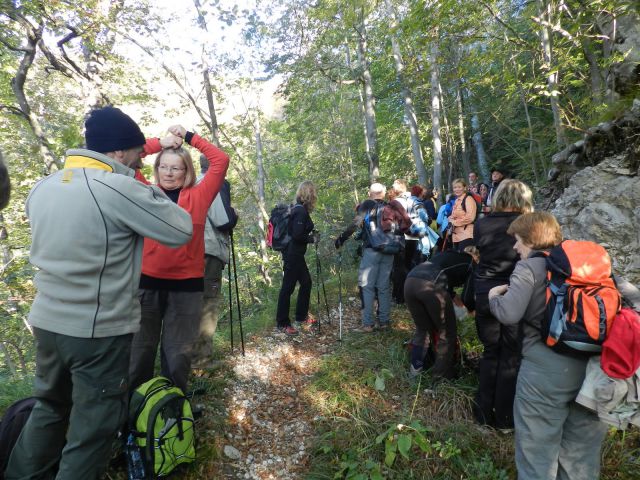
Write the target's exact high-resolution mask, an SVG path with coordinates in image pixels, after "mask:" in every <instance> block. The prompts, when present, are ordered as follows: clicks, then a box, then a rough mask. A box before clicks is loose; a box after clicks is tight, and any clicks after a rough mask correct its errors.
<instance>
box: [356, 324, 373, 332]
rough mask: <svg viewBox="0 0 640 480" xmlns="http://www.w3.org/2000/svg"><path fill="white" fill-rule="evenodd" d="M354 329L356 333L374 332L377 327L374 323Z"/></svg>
mask: <svg viewBox="0 0 640 480" xmlns="http://www.w3.org/2000/svg"><path fill="white" fill-rule="evenodd" d="M353 331H354V332H356V333H372V332H374V331H375V329H374V328H373V326H372V325H362V326H361V327H358V328H354V329H353Z"/></svg>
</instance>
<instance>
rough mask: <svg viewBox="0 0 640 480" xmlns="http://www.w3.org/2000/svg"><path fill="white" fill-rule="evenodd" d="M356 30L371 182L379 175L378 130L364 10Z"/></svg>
mask: <svg viewBox="0 0 640 480" xmlns="http://www.w3.org/2000/svg"><path fill="white" fill-rule="evenodd" d="M360 15H361V19H360V25H359V26H358V28H356V30H357V32H358V48H357V50H356V51H357V53H358V63H359V64H360V72H361V79H360V80H361V82H362V90H363V96H364V119H365V129H366V145H367V157H368V159H369V178H370V180H371V183H373V182H375V181H376V180H377V179H378V177H379V176H380V159H379V158H378V131H377V128H376V109H375V106H376V100H375V97H374V95H373V79H372V77H371V70H370V69H369V59H368V58H367V31H366V27H365V24H364V12H361V13H360Z"/></svg>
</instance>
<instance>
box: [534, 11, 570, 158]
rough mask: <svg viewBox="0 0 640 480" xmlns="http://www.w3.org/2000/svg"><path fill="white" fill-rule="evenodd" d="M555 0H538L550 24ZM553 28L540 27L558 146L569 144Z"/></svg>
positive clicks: (540, 12) (541, 14)
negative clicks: (563, 113) (555, 62)
mask: <svg viewBox="0 0 640 480" xmlns="http://www.w3.org/2000/svg"><path fill="white" fill-rule="evenodd" d="M553 1H554V0H537V3H538V10H539V14H540V18H542V19H543V20H545V21H546V22H547V23H548V24H552V22H553V18H552V16H553V15H552V3H553ZM552 40H553V39H552V36H551V29H550V28H549V27H546V26H541V27H540V42H541V46H542V55H543V58H544V63H545V69H546V70H547V71H548V72H549V73H548V74H547V89H548V92H549V102H550V104H551V112H552V113H553V125H554V126H555V129H556V143H557V145H558V147H564V146H565V145H567V137H566V135H565V131H564V127H563V126H562V112H561V110H560V101H559V99H558V72H557V71H556V70H555V69H554V68H553V44H552Z"/></svg>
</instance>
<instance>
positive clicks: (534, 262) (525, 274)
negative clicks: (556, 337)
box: [489, 257, 551, 357]
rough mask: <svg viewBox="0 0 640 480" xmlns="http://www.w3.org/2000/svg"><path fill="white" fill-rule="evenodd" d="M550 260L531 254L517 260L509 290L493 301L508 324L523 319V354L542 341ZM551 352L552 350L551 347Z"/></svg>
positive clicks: (497, 314) (494, 309) (496, 311)
mask: <svg viewBox="0 0 640 480" xmlns="http://www.w3.org/2000/svg"><path fill="white" fill-rule="evenodd" d="M546 279H547V268H546V261H545V259H544V258H541V257H529V258H527V259H525V260H520V261H519V262H518V263H516V266H515V269H514V270H513V273H512V274H511V277H510V278H509V290H507V293H505V294H504V295H500V296H497V297H493V298H492V299H491V300H489V308H490V309H491V313H492V314H493V315H494V316H495V317H496V318H497V319H498V320H499V321H500V323H503V324H505V325H515V324H517V323H519V322H520V321H522V322H523V326H522V330H523V339H522V355H523V356H525V357H526V356H527V352H528V350H529V349H530V348H531V346H532V345H534V344H535V343H542V339H541V336H540V330H541V328H542V320H543V318H544V313H545V304H546V288H547V286H546ZM549 351H551V350H549Z"/></svg>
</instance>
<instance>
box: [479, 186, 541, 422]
mask: <svg viewBox="0 0 640 480" xmlns="http://www.w3.org/2000/svg"><path fill="white" fill-rule="evenodd" d="M532 211H533V194H532V192H531V189H530V188H529V187H528V186H527V185H525V184H524V183H522V182H521V181H519V180H512V179H507V180H503V181H502V182H501V183H500V186H499V187H498V189H497V190H496V193H495V195H494V198H493V210H492V211H491V213H489V214H488V215H486V216H485V217H483V218H481V219H479V220H478V221H477V222H476V224H475V229H474V232H473V241H474V243H475V245H476V247H477V248H478V250H479V253H480V262H479V264H478V266H477V267H476V269H475V294H476V315H475V321H476V329H477V332H478V338H479V339H480V341H481V342H482V345H483V346H484V350H483V352H482V357H481V358H480V365H479V374H478V376H479V379H478V380H479V382H478V390H477V392H476V396H475V402H474V405H473V412H474V416H475V418H476V420H477V421H478V422H479V423H480V424H482V425H489V426H492V427H496V428H501V429H507V428H513V399H514V396H515V391H516V378H517V376H518V368H519V366H520V350H521V346H520V336H519V332H518V326H517V325H504V324H502V323H500V322H499V321H498V320H497V319H496V318H495V317H494V316H493V314H492V313H491V310H489V298H488V294H489V290H491V288H493V287H495V286H496V285H503V284H505V283H508V281H509V276H510V275H511V273H512V272H513V269H514V268H515V265H516V263H517V262H518V260H519V257H518V254H517V252H516V251H515V250H514V249H513V245H514V244H515V239H514V238H513V237H512V236H511V235H508V234H507V229H508V228H509V225H511V222H513V221H514V220H515V219H516V218H518V217H519V216H520V215H522V214H523V213H529V212H532Z"/></svg>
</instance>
